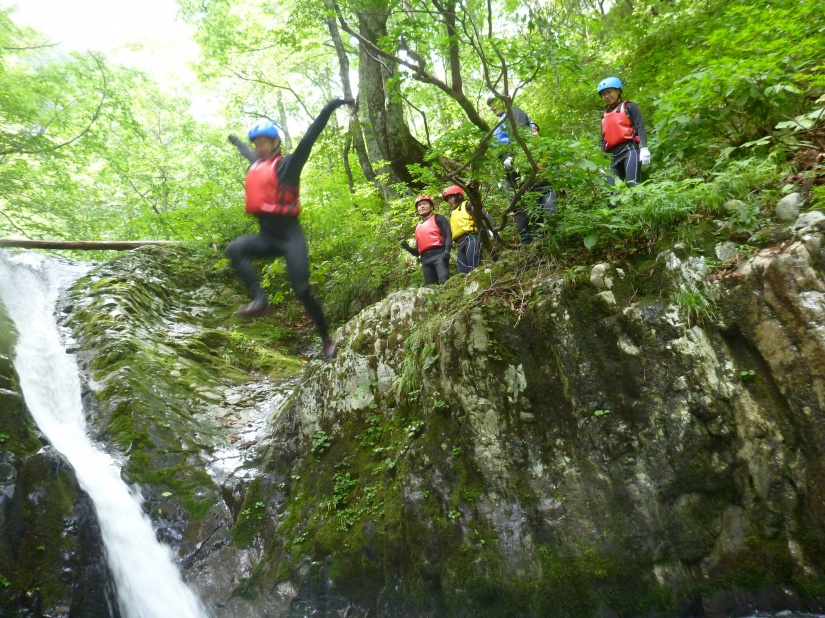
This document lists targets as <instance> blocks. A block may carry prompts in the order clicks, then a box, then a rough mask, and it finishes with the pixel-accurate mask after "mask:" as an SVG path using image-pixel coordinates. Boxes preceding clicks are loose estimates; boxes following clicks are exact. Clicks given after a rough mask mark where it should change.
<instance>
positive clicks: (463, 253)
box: [442, 185, 493, 274]
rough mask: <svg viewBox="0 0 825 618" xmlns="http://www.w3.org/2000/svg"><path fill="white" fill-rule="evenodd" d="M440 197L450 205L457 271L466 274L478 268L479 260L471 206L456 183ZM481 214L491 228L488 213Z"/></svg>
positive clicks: (477, 241) (475, 228) (475, 227)
mask: <svg viewBox="0 0 825 618" xmlns="http://www.w3.org/2000/svg"><path fill="white" fill-rule="evenodd" d="M442 197H443V198H444V201H446V202H447V203H448V204H449V205H450V209H451V211H452V212H451V213H450V231H451V232H452V234H453V244H454V245H455V246H456V263H457V267H458V272H459V273H460V274H466V273H468V272H470V271H471V270H473V269H474V268H478V264H479V262H480V261H481V246H480V245H479V238H478V227H477V226H476V223H475V221H474V220H473V214H472V212H471V211H472V206H471V205H470V202H469V201H467V200H466V199H465V198H466V196H465V194H464V189H462V188H461V187H459V186H458V185H453V186H452V187H447V188H446V189H445V190H444V193H443V194H442ZM482 214H483V216H484V217H485V218H486V219H487V223H488V224H489V226H490V229H493V222H492V220H491V219H490V214H489V213H487V212H484V213H482Z"/></svg>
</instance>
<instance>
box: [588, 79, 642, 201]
mask: <svg viewBox="0 0 825 618" xmlns="http://www.w3.org/2000/svg"><path fill="white" fill-rule="evenodd" d="M598 92H599V96H600V97H601V98H602V100H603V101H604V102H605V104H606V105H607V108H606V109H605V110H604V113H603V114H602V150H604V151H605V152H606V153H608V154H609V155H610V171H611V174H609V175H608V177H607V180H608V182H609V183H610V184H611V185H612V184H614V183H615V179H616V178H617V177H618V178H620V179H621V180H623V181H625V182H626V183H627V185H628V186H630V187H635V186H636V185H637V184H639V182H640V181H641V178H642V165H647V164H648V163H650V150H648V148H647V131H646V129H645V123H644V120H643V119H642V112H641V110H640V109H639V106H638V105H636V104H635V103H633V102H632V101H623V100H622V82H621V80H620V79H619V78H618V77H606V78H605V79H603V80H602V81H601V82H599V87H598Z"/></svg>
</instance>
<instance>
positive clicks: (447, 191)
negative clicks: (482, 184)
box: [441, 185, 464, 200]
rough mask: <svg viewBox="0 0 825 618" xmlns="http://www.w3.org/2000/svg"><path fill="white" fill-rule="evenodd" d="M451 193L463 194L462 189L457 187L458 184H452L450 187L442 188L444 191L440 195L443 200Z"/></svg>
mask: <svg viewBox="0 0 825 618" xmlns="http://www.w3.org/2000/svg"><path fill="white" fill-rule="evenodd" d="M451 195H462V196H463V195H464V189H462V188H461V187H459V186H458V185H453V186H452V187H447V188H446V189H444V193H443V194H442V195H441V197H443V198H444V199H445V200H446V199H447V198H448V197H450V196H451Z"/></svg>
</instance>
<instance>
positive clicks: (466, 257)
mask: <svg viewBox="0 0 825 618" xmlns="http://www.w3.org/2000/svg"><path fill="white" fill-rule="evenodd" d="M455 245H456V247H457V248H458V250H457V251H456V254H457V255H456V257H457V260H456V261H457V262H458V272H460V273H462V274H466V273H468V272H470V271H471V270H473V269H474V268H478V264H479V262H480V261H481V247H480V246H479V241H478V233H471V232H468V233H467V234H464V235H463V236H459V237H458V240H456V241H455Z"/></svg>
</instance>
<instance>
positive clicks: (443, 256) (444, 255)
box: [441, 251, 450, 262]
mask: <svg viewBox="0 0 825 618" xmlns="http://www.w3.org/2000/svg"><path fill="white" fill-rule="evenodd" d="M441 259H442V260H444V261H445V262H449V261H450V252H449V251H445V252H444V253H442V254H441Z"/></svg>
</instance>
